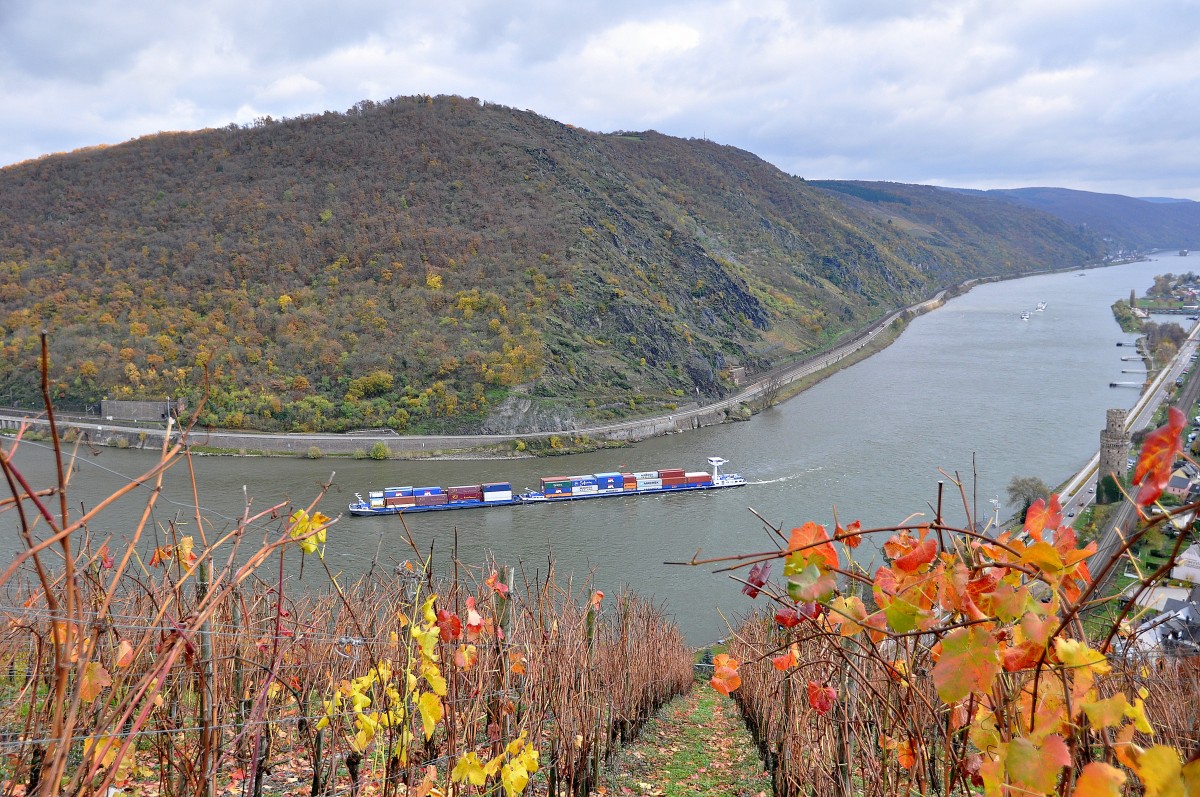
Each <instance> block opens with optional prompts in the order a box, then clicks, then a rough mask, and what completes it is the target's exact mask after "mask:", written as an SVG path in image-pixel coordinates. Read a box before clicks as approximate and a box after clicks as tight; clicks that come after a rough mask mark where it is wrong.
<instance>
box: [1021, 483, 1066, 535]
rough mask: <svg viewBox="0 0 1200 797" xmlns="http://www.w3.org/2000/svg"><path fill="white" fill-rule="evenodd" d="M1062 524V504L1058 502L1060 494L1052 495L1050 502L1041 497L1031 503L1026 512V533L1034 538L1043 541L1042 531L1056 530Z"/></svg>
mask: <svg viewBox="0 0 1200 797" xmlns="http://www.w3.org/2000/svg"><path fill="white" fill-rule="evenodd" d="M1060 525H1062V505H1061V504H1060V503H1059V502H1058V496H1057V495H1052V496H1050V503H1049V504H1047V503H1046V499H1044V498H1039V499H1037V500H1036V501H1034V502H1033V503H1032V504H1030V505H1029V509H1028V511H1026V512H1025V529H1024V531H1025V533H1026V534H1028V535H1029V536H1030V537H1032V538H1033V539H1035V540H1037V541H1038V542H1041V539H1042V531H1044V530H1045V529H1050V530H1054V529H1057V528H1058V527H1059V526H1060Z"/></svg>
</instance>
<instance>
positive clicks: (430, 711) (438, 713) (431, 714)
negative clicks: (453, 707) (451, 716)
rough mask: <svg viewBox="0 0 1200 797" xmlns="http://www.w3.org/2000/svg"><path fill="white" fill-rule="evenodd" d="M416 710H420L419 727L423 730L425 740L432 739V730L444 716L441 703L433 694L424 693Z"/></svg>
mask: <svg viewBox="0 0 1200 797" xmlns="http://www.w3.org/2000/svg"><path fill="white" fill-rule="evenodd" d="M417 708H419V709H420V710H421V726H422V727H423V728H424V729H425V738H426V739H430V738H432V737H433V730H434V728H436V727H437V724H438V723H439V722H441V721H442V717H443V716H445V712H444V711H443V709H442V701H441V699H439V698H438V696H437V695H435V694H434V693H433V692H425V693H424V694H422V695H421V699H420V700H418V701H417Z"/></svg>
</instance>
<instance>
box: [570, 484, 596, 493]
mask: <svg viewBox="0 0 1200 797" xmlns="http://www.w3.org/2000/svg"><path fill="white" fill-rule="evenodd" d="M599 491H600V488H598V487H597V486H596V485H594V484H573V485H571V495H594V494H595V493H598V492H599Z"/></svg>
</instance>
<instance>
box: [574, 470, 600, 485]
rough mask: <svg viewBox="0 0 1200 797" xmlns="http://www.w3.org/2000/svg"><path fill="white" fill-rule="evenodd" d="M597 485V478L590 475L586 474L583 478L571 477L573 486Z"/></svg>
mask: <svg viewBox="0 0 1200 797" xmlns="http://www.w3.org/2000/svg"><path fill="white" fill-rule="evenodd" d="M595 483H596V477H595V476H593V475H592V474H590V473H585V474H584V475H582V476H572V477H571V485H572V486H574V485H577V484H595Z"/></svg>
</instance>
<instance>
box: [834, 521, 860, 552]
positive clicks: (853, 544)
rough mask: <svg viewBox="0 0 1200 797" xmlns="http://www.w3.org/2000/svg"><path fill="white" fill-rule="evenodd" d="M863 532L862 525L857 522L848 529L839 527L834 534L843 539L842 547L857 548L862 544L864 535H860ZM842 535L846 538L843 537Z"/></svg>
mask: <svg viewBox="0 0 1200 797" xmlns="http://www.w3.org/2000/svg"><path fill="white" fill-rule="evenodd" d="M861 530H862V523H860V522H859V521H857V520H856V521H854V522H853V523H851V524H850V525H849V526H847V527H846V528H842V527H841V526H838V527H837V529H836V530H835V532H834V534H835V535H836V536H838V537H842V545H845V546H846V547H847V548H857V547H858V546H859V545H861V544H862V535H861V534H859V532H860V531H861ZM842 535H846V536H844V537H843V536H842Z"/></svg>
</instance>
